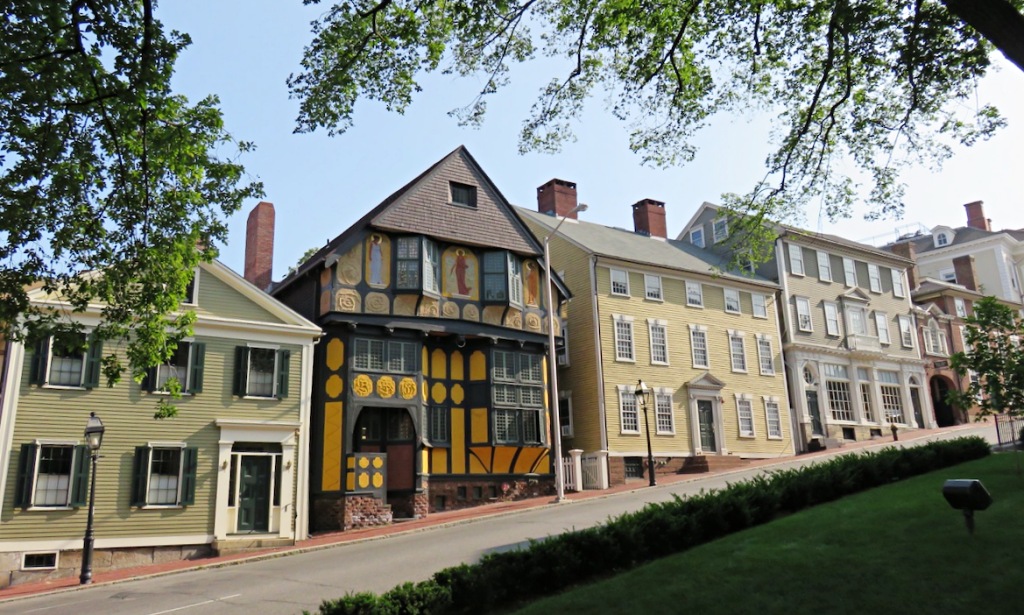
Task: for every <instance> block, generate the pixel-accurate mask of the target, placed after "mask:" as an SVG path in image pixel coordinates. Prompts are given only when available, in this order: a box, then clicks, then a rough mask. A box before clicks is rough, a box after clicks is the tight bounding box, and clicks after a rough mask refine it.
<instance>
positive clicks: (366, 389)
mask: <svg viewBox="0 0 1024 615" xmlns="http://www.w3.org/2000/svg"><path fill="white" fill-rule="evenodd" d="M352 390H353V391H355V393H356V395H358V396H359V397H366V396H367V395H369V394H370V393H373V380H370V377H369V376H367V375H366V374H359V375H358V376H356V378H355V380H353V381H352Z"/></svg>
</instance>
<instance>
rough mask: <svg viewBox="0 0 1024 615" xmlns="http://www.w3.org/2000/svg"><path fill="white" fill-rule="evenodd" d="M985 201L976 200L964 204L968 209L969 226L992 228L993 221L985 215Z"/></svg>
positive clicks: (987, 229)
mask: <svg viewBox="0 0 1024 615" xmlns="http://www.w3.org/2000/svg"><path fill="white" fill-rule="evenodd" d="M984 204H985V202H984V201H974V202H973V203H967V204H966V205H964V209H966V210H967V226H969V227H971V228H980V229H981V230H983V231H991V230H992V221H991V220H989V219H988V218H986V217H985V208H984V207H983V206H984Z"/></svg>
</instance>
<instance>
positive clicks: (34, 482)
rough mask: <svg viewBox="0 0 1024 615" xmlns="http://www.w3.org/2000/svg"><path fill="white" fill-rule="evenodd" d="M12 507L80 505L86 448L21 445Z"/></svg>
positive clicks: (86, 473) (86, 470)
mask: <svg viewBox="0 0 1024 615" xmlns="http://www.w3.org/2000/svg"><path fill="white" fill-rule="evenodd" d="M16 478H17V480H16V481H15V489H14V505H15V506H19V507H22V508H31V507H55V508H61V507H66V506H82V505H84V504H85V496H86V492H87V488H88V478H89V447H87V446H83V445H78V446H76V445H74V444H57V443H50V444H36V443H26V444H22V445H21V452H20V454H19V457H18V474H17V477H16Z"/></svg>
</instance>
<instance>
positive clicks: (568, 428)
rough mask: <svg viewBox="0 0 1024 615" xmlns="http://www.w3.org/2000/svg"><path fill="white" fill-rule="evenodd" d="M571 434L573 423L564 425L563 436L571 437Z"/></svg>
mask: <svg viewBox="0 0 1024 615" xmlns="http://www.w3.org/2000/svg"><path fill="white" fill-rule="evenodd" d="M571 436H572V426H571V425H562V437H563V438H569V437H571Z"/></svg>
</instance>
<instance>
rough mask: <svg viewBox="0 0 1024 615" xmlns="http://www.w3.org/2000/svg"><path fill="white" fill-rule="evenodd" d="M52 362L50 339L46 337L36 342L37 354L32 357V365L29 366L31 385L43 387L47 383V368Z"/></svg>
mask: <svg viewBox="0 0 1024 615" xmlns="http://www.w3.org/2000/svg"><path fill="white" fill-rule="evenodd" d="M49 360H50V338H48V337H44V338H43V339H41V340H39V341H38V342H36V349H35V354H33V355H32V363H31V364H30V366H29V376H28V381H29V384H38V385H42V384H45V383H46V368H47V367H49V362H50V361H49Z"/></svg>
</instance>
